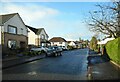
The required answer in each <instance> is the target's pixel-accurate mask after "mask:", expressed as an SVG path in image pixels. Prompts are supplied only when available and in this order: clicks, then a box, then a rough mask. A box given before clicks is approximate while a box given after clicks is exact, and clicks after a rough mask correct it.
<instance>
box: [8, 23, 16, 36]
mask: <svg viewBox="0 0 120 82" xmlns="http://www.w3.org/2000/svg"><path fill="white" fill-rule="evenodd" d="M10 27H12V28H14V29H15V33H13V32H10V29H9V28H10ZM8 33H10V34H17V27H15V26H12V25H8Z"/></svg>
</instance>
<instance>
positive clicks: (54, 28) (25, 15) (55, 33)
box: [0, 2, 107, 41]
mask: <svg viewBox="0 0 120 82" xmlns="http://www.w3.org/2000/svg"><path fill="white" fill-rule="evenodd" d="M98 3H100V4H101V3H102V4H106V3H107V2H2V4H1V6H0V10H2V12H1V13H0V14H9V13H19V15H20V16H21V18H22V20H23V21H24V23H25V24H26V25H29V26H32V27H34V28H44V29H45V31H46V32H47V34H48V35H49V39H50V38H52V37H63V38H65V39H66V40H74V41H76V40H79V38H81V39H84V40H87V39H88V40H90V39H91V37H92V36H93V35H94V34H95V33H93V32H90V31H89V29H88V25H87V24H86V23H85V22H84V21H85V20H86V18H87V17H88V16H89V14H88V12H89V11H93V10H96V9H97V7H96V6H95V5H96V4H98Z"/></svg>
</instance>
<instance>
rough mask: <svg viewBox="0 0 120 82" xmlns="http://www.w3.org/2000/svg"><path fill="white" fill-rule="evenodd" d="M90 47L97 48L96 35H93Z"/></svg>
mask: <svg viewBox="0 0 120 82" xmlns="http://www.w3.org/2000/svg"><path fill="white" fill-rule="evenodd" d="M90 49H92V50H96V49H97V38H96V37H95V36H93V37H92V39H91V41H90Z"/></svg>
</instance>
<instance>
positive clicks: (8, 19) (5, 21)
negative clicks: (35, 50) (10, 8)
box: [0, 13, 28, 52]
mask: <svg viewBox="0 0 120 82" xmlns="http://www.w3.org/2000/svg"><path fill="white" fill-rule="evenodd" d="M0 19H2V21H1V22H0V28H1V30H0V31H1V37H0V38H1V39H0V40H1V45H2V50H3V52H6V50H9V49H16V48H21V49H24V48H26V47H27V45H28V30H27V27H26V26H25V24H24V22H23V20H22V18H21V17H20V15H19V14H18V13H12V14H5V15H0Z"/></svg>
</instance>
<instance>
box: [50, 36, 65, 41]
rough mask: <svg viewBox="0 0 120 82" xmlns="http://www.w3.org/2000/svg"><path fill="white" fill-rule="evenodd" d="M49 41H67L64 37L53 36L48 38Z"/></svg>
mask: <svg viewBox="0 0 120 82" xmlns="http://www.w3.org/2000/svg"><path fill="white" fill-rule="evenodd" d="M49 41H50V42H67V41H66V40H65V39H64V38H62V37H53V38H51V39H50V40H49Z"/></svg>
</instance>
